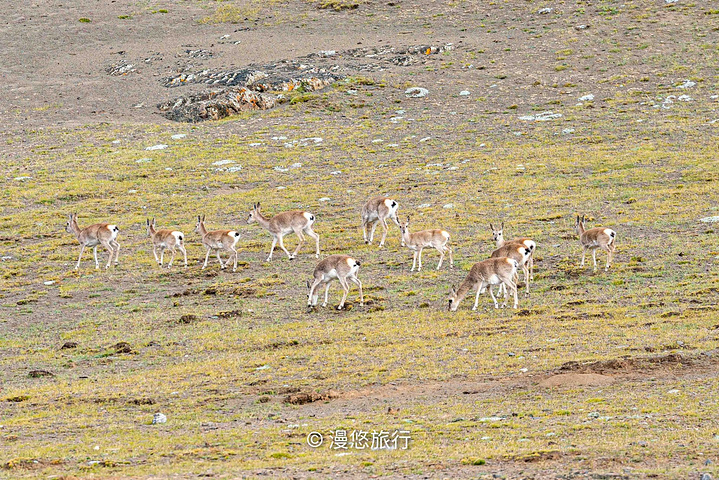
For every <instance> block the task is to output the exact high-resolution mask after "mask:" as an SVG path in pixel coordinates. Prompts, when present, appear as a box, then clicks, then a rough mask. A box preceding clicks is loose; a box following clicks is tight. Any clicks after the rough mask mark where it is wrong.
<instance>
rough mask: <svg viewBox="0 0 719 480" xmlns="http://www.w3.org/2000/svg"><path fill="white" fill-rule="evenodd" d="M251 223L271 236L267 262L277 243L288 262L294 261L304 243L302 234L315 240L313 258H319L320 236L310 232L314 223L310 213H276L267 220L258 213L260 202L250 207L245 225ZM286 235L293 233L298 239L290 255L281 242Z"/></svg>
mask: <svg viewBox="0 0 719 480" xmlns="http://www.w3.org/2000/svg"><path fill="white" fill-rule="evenodd" d="M253 222H257V223H259V224H260V226H261V227H262V228H264V229H265V230H267V231H268V232H270V235H272V247H271V248H270V254H269V255H268V257H267V261H268V262H269V261H271V260H272V252H274V251H275V245H277V242H279V243H280V248H281V249H282V250H284V252H285V253H286V254H287V257H288V258H289V259H290V260H292V259H294V258H295V257H296V256H297V252H299V251H300V247H301V246H302V243H303V242H304V241H305V236H304V235H303V234H302V232H304V233H306V234H307V235H309V236H310V237H312V238H314V239H315V245H316V252H315V257H316V258H320V236H319V235H317V234H316V233H315V232H314V230H312V225H313V224H314V223H315V216H314V215H312V214H311V213H310V212H305V211H303V210H292V211H289V212H282V213H278V214H277V215H275V216H274V217H272V218H267V217H265V216H264V215H262V213H260V202H257V203H256V204H254V205H253V206H252V211H250V216H249V217H247V223H253ZM288 233H295V234H296V235H297V237H298V238H299V239H300V243H298V244H297V248H295V251H294V252H292V253H290V252H288V251H287V249H286V248H285V244H284V242H283V241H282V237H284V236H285V235H287V234H288Z"/></svg>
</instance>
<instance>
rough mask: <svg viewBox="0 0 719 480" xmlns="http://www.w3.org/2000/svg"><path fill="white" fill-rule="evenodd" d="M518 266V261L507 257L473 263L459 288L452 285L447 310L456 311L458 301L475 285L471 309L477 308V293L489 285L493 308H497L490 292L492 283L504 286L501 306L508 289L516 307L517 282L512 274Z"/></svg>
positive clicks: (490, 291)
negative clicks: (475, 292) (475, 290)
mask: <svg viewBox="0 0 719 480" xmlns="http://www.w3.org/2000/svg"><path fill="white" fill-rule="evenodd" d="M518 268H519V262H517V261H516V260H513V259H511V258H507V257H499V258H490V259H487V260H483V261H481V262H477V263H475V264H474V265H473V266H472V269H471V270H470V271H469V274H468V275H467V278H465V279H464V281H463V282H462V284H461V285H460V286H459V289H455V288H454V287H452V292H451V293H450V296H449V310H451V311H453V312H454V311H456V310H457V307H458V306H459V302H461V301H462V300H464V297H466V296H467V293H468V292H469V291H470V290H471V289H473V288H475V287H477V295H476V296H475V298H474V306H473V307H472V310H477V304H478V303H479V294H480V293H482V292H483V291H484V289H485V288H487V287H489V288H488V290H489V295H490V296H491V297H492V300H493V301H494V308H498V307H499V305H498V304H497V299H496V298H495V297H494V293H492V285H504V286H505V289H504V303H503V304H502V308H504V307H505V306H506V305H507V295H508V293H509V290H511V291H512V293H513V295H514V308H517V304H518V300H517V284H516V283H514V276H515V275H516V274H517V269H518Z"/></svg>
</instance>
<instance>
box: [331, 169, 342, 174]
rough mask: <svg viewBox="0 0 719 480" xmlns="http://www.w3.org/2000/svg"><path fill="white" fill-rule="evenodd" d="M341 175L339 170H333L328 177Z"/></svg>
mask: <svg viewBox="0 0 719 480" xmlns="http://www.w3.org/2000/svg"><path fill="white" fill-rule="evenodd" d="M341 174H342V171H341V170H335V171H334V172H330V175H341Z"/></svg>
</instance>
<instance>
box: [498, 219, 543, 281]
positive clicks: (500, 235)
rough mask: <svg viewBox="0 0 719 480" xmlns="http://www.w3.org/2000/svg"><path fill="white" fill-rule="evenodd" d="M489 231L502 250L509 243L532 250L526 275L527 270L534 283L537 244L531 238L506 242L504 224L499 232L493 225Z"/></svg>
mask: <svg viewBox="0 0 719 480" xmlns="http://www.w3.org/2000/svg"><path fill="white" fill-rule="evenodd" d="M489 229H490V230H492V238H493V239H494V241H495V242H497V248H502V247H503V246H505V245H506V244H508V243H519V244H522V245H524V246H525V247H527V248H528V249H530V250H531V253H530V255H529V262H527V263H528V266H527V267H526V268H525V269H524V271H525V275H526V273H527V270H529V279H530V280H532V281H534V250H536V249H537V244H536V242H535V241H534V240H532V239H531V238H526V237H525V238H514V239H512V240H505V239H504V233H503V232H504V222H502V223H501V225H500V227H499V230H498V229H497V227H495V226H493V225H492V224H491V223H490V224H489ZM527 285H529V282H527Z"/></svg>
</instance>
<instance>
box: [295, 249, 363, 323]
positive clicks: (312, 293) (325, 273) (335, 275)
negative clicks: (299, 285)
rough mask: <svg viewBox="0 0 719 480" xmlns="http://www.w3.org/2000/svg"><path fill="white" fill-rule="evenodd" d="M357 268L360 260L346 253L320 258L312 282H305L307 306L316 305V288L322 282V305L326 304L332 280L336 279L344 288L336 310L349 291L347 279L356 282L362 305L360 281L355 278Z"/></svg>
mask: <svg viewBox="0 0 719 480" xmlns="http://www.w3.org/2000/svg"><path fill="white" fill-rule="evenodd" d="M359 268H360V262H358V261H357V260H355V259H354V258H352V257H350V256H347V255H330V256H329V257H327V258H325V259H324V260H322V261H321V262H320V263H318V264H317V266H316V267H315V270H314V273H313V274H312V275H313V277H314V279H313V281H312V284H310V282H309V281H308V282H307V289H308V290H309V292H308V294H307V307H308V308H313V307H315V306H316V305H317V297H318V296H319V295H318V293H317V290H318V289H319V287H320V284H322V283H324V284H326V287H325V301H324V303H322V306H323V307H325V306H327V296H328V295H329V291H330V283H331V282H332V280H338V281H339V282H340V285H342V288H343V289H344V294H343V295H342V300H341V301H340V304H339V305H338V306H337V310H342V308H343V307H344V305H345V300H346V299H347V293H349V290H350V286H349V283H347V280H349V281H351V282H353V283H355V284H357V287H359V294H360V305H363V304H364V297H363V296H362V282H360V281H359V279H358V278H357V272H358V271H359Z"/></svg>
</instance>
